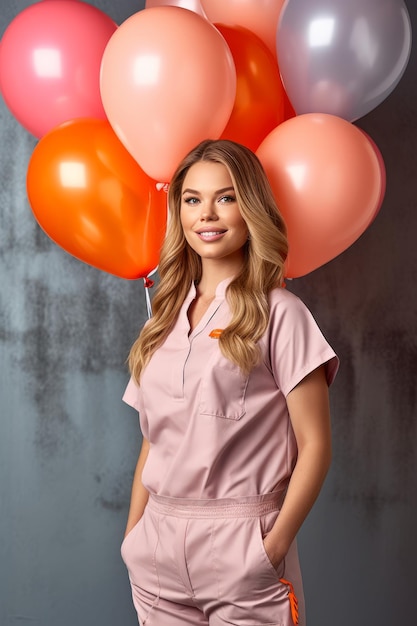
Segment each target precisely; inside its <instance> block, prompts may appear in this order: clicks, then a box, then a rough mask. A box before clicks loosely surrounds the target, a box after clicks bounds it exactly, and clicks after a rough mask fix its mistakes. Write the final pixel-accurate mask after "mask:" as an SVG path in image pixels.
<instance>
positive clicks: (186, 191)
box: [182, 187, 235, 195]
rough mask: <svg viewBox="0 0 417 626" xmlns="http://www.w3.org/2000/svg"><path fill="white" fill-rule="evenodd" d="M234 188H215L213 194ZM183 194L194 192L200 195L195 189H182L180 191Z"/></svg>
mask: <svg viewBox="0 0 417 626" xmlns="http://www.w3.org/2000/svg"><path fill="white" fill-rule="evenodd" d="M234 190H235V188H234V187H223V188H222V189H217V191H215V192H214V195H218V194H219V193H224V192H225V191H234ZM182 193H183V195H184V194H185V193H194V194H196V195H200V192H199V191H197V189H189V188H187V189H184V191H183V192H182Z"/></svg>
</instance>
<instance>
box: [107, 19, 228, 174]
mask: <svg viewBox="0 0 417 626" xmlns="http://www.w3.org/2000/svg"><path fill="white" fill-rule="evenodd" d="M101 95H102V100H103V105H104V109H105V111H106V114H107V117H108V119H109V121H110V124H111V125H112V127H113V129H114V131H115V132H116V134H117V135H118V137H119V139H120V140H121V142H122V143H123V144H124V146H125V147H126V148H127V150H128V151H129V152H130V154H131V155H132V156H133V157H134V158H135V159H136V161H137V162H138V163H139V165H140V166H141V168H142V169H143V170H144V171H145V172H146V173H147V174H148V176H151V177H152V178H155V179H157V180H159V181H163V182H167V181H169V180H170V178H171V176H172V174H173V172H174V169H175V168H176V166H177V164H178V162H179V161H180V159H181V158H182V157H183V156H185V154H186V153H187V152H188V151H189V150H191V149H192V148H193V147H194V146H195V145H196V144H197V143H199V142H200V141H201V140H203V139H206V138H207V137H211V138H217V137H220V135H221V133H222V131H223V129H224V128H225V126H226V124H227V122H228V119H229V117H230V114H231V112H232V109H233V105H234V100H235V95H236V70H235V67H234V63H233V57H232V54H231V52H230V50H229V47H228V46H227V44H226V42H225V40H224V39H223V37H222V36H221V35H220V33H219V32H218V30H217V29H216V28H215V27H214V26H213V25H212V24H210V23H209V22H208V21H207V20H205V19H204V18H202V17H201V16H200V15H197V14H196V13H194V12H192V11H188V10H186V9H182V8H179V7H154V8H151V9H145V10H144V11H139V12H138V13H135V14H134V15H132V16H131V17H130V18H128V19H127V20H126V21H125V22H124V23H123V24H122V25H121V26H120V27H119V28H118V30H117V31H116V32H115V33H114V35H113V36H112V38H111V39H110V41H109V43H108V45H107V48H106V50H105V52H104V55H103V61H102V68H101Z"/></svg>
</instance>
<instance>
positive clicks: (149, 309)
mask: <svg viewBox="0 0 417 626" xmlns="http://www.w3.org/2000/svg"><path fill="white" fill-rule="evenodd" d="M154 284H155V283H154V281H153V280H151V279H150V278H149V276H146V277H145V278H144V279H143V285H144V287H145V299H146V311H147V313H148V319H150V318H151V317H152V304H151V297H150V295H149V289H151V288H152V287H153V286H154Z"/></svg>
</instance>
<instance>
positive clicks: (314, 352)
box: [269, 289, 339, 397]
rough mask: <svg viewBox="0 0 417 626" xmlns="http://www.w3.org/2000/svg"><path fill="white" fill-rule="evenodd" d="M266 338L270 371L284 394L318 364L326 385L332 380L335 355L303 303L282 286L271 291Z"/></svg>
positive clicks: (337, 362) (334, 370) (335, 363)
mask: <svg viewBox="0 0 417 626" xmlns="http://www.w3.org/2000/svg"><path fill="white" fill-rule="evenodd" d="M269 342H270V346H269V350H270V359H271V368H272V372H273V375H274V377H275V380H276V383H277V385H278V387H279V388H280V389H281V391H282V393H283V394H284V396H285V397H286V396H287V395H288V394H289V393H290V391H291V390H292V389H294V387H296V385H298V383H300V382H301V381H302V380H303V378H305V377H306V376H307V375H308V374H310V373H311V372H313V371H314V370H315V369H316V368H318V367H320V366H321V365H324V366H325V369H326V378H327V383H328V385H331V383H332V382H333V380H334V378H335V376H336V373H337V370H338V368H339V359H338V357H337V356H336V354H335V352H334V350H333V349H332V348H331V346H330V345H329V344H328V342H327V340H326V339H325V337H324V336H323V333H322V332H321V330H320V328H319V327H318V325H317V322H316V321H315V319H314V317H313V316H312V314H311V312H310V311H309V310H308V308H307V307H306V306H305V304H304V303H303V302H302V301H301V300H300V299H299V298H298V297H297V296H295V295H294V294H292V293H291V292H288V291H286V290H285V289H278V290H274V292H272V296H271V313H270V335H269Z"/></svg>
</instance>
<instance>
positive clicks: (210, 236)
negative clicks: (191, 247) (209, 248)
mask: <svg viewBox="0 0 417 626" xmlns="http://www.w3.org/2000/svg"><path fill="white" fill-rule="evenodd" d="M226 232H227V231H225V230H200V231H197V232H196V235H198V237H199V238H200V239H201V240H202V241H217V240H218V239H221V238H222V237H223V235H224V234H225V233H226Z"/></svg>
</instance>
